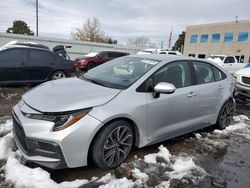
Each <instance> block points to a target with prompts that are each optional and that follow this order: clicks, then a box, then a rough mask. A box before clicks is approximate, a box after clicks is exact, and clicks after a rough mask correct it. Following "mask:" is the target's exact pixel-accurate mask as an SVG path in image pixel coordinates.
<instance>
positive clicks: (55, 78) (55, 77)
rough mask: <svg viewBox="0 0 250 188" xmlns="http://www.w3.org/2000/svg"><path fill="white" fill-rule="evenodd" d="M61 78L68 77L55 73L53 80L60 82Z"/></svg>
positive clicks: (61, 73)
mask: <svg viewBox="0 0 250 188" xmlns="http://www.w3.org/2000/svg"><path fill="white" fill-rule="evenodd" d="M61 78H66V75H65V74H64V73H63V72H55V73H54V74H53V77H52V80H58V79H61Z"/></svg>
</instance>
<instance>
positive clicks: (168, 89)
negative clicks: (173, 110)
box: [153, 82, 176, 98]
mask: <svg viewBox="0 0 250 188" xmlns="http://www.w3.org/2000/svg"><path fill="white" fill-rule="evenodd" d="M175 90H176V87H175V86H174V85H173V84H170V83H166V82H160V83H158V84H157V85H156V86H155V87H154V92H153V97H154V98H158V97H160V94H161V93H165V94H171V93H174V92H175Z"/></svg>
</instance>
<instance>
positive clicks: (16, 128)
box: [12, 112, 28, 152]
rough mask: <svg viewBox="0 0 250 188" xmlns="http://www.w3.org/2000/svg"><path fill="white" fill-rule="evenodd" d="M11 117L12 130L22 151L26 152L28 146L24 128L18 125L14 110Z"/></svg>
mask: <svg viewBox="0 0 250 188" xmlns="http://www.w3.org/2000/svg"><path fill="white" fill-rule="evenodd" d="M12 119H13V131H14V133H15V135H16V137H17V139H18V142H19V143H20V145H21V147H22V149H23V150H24V152H27V151H28V146H27V143H26V135H25V133H24V130H23V128H22V126H21V125H20V123H19V121H18V118H17V117H16V114H15V113H14V112H12Z"/></svg>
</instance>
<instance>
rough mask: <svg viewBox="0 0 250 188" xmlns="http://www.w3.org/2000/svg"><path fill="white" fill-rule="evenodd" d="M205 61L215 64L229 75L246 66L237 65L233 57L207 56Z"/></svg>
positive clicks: (242, 64)
mask: <svg viewBox="0 0 250 188" xmlns="http://www.w3.org/2000/svg"><path fill="white" fill-rule="evenodd" d="M207 60H209V61H212V62H214V63H217V64H218V65H220V66H222V67H223V68H224V69H226V70H227V71H228V72H230V73H231V74H234V73H235V72H237V71H239V70H240V69H242V68H244V67H245V66H246V64H244V63H239V62H238V61H237V59H236V57H235V56H227V55H212V56H209V57H208V58H207Z"/></svg>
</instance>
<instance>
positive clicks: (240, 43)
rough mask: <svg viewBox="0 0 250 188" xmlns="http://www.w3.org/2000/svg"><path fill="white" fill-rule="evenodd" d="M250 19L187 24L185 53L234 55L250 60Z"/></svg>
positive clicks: (203, 55)
mask: <svg viewBox="0 0 250 188" xmlns="http://www.w3.org/2000/svg"><path fill="white" fill-rule="evenodd" d="M249 35H250V20H242V21H233V22H224V23H213V24H202V25H192V26H187V29H186V37H185V44H184V55H186V56H195V57H198V58H206V57H208V56H210V55H218V54H220V55H222V54H223V55H234V56H236V58H237V59H238V61H239V62H244V63H248V62H250V36H249Z"/></svg>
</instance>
